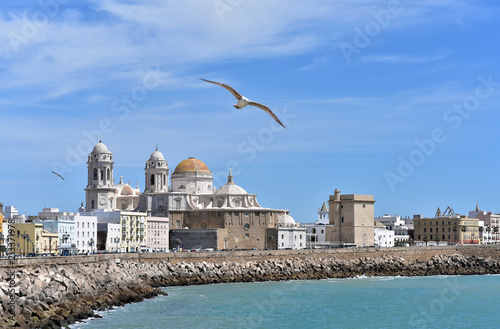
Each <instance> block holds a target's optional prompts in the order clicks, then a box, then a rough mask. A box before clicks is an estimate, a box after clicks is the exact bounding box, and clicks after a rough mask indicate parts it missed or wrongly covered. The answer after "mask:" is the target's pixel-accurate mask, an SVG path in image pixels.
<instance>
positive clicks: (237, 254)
mask: <svg viewBox="0 0 500 329" xmlns="http://www.w3.org/2000/svg"><path fill="white" fill-rule="evenodd" d="M457 253H458V254H460V255H463V256H465V257H471V256H476V257H482V258H487V257H491V258H492V259H494V260H500V245H454V246H440V247H436V246H429V247H397V248H345V249H342V248H340V249H302V250H251V251H214V252H168V253H116V254H93V255H88V256H65V257H36V258H17V259H16V260H15V261H14V262H13V261H10V262H9V260H8V259H6V258H2V259H0V268H22V267H30V266H36V265H43V266H50V265H65V264H88V263H95V262H106V261H109V260H115V259H119V260H122V261H133V262H153V263H155V262H168V263H172V264H175V263H180V262H199V261H207V262H214V263H217V262H222V261H226V262H227V261H238V262H241V261H256V260H265V259H268V258H285V259H287V258H296V257H298V258H311V259H314V258H325V257H333V258H335V259H339V260H350V259H354V258H362V257H371V258H380V257H384V256H397V257H401V258H404V259H405V260H406V261H417V262H421V261H428V260H429V259H431V257H432V256H435V255H453V254H457ZM9 264H11V265H9Z"/></svg>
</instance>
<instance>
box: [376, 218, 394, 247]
mask: <svg viewBox="0 0 500 329" xmlns="http://www.w3.org/2000/svg"><path fill="white" fill-rule="evenodd" d="M373 238H374V241H375V247H394V241H395V240H394V238H395V232H394V231H393V230H390V229H388V228H387V227H386V226H385V225H384V224H382V223H381V222H375V228H374V234H373Z"/></svg>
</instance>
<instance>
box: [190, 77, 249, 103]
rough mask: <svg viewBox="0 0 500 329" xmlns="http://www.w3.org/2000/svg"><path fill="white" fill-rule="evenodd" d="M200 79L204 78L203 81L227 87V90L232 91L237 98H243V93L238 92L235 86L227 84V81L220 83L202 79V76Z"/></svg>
mask: <svg viewBox="0 0 500 329" xmlns="http://www.w3.org/2000/svg"><path fill="white" fill-rule="evenodd" d="M200 80H203V81H206V82H210V83H213V84H214V85H219V86H221V87H223V88H226V89H227V90H229V91H230V92H231V94H233V96H234V97H236V99H237V100H240V99H242V98H243V96H241V94H240V93H239V92H237V91H236V90H234V88H233V87H231V86H229V85H226V84H225V83H220V82H215V81H210V80H205V79H202V78H200Z"/></svg>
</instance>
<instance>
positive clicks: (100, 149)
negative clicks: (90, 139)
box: [92, 141, 110, 154]
mask: <svg viewBox="0 0 500 329" xmlns="http://www.w3.org/2000/svg"><path fill="white" fill-rule="evenodd" d="M92 153H96V154H98V153H110V152H109V150H108V148H107V147H106V145H104V144H103V143H102V142H101V141H99V143H97V144H96V146H94V150H93V151H92Z"/></svg>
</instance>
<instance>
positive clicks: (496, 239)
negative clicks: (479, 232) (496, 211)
mask: <svg viewBox="0 0 500 329" xmlns="http://www.w3.org/2000/svg"><path fill="white" fill-rule="evenodd" d="M493 232H495V235H496V236H495V243H497V242H498V226H495V227H494V228H493Z"/></svg>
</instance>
